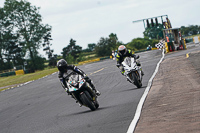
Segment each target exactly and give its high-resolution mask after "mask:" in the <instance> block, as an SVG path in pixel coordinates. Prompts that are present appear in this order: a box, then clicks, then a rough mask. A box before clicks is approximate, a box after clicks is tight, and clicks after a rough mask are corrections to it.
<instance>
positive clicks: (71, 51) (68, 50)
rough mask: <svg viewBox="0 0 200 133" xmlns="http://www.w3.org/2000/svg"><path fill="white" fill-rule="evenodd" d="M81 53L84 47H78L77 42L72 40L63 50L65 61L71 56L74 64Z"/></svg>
mask: <svg viewBox="0 0 200 133" xmlns="http://www.w3.org/2000/svg"><path fill="white" fill-rule="evenodd" d="M81 52H82V47H80V46H78V45H76V41H75V40H73V39H70V43H69V45H68V46H67V47H64V48H63V52H62V54H63V58H64V59H67V58H69V55H71V56H72V57H73V63H75V62H76V60H77V58H78V57H79V54H80V53H81ZM67 56H68V57H67ZM70 61H71V57H70Z"/></svg>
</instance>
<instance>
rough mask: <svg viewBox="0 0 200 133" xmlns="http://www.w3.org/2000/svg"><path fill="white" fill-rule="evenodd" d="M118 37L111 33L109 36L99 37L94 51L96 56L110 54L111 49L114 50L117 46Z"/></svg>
mask: <svg viewBox="0 0 200 133" xmlns="http://www.w3.org/2000/svg"><path fill="white" fill-rule="evenodd" d="M118 44H119V43H118V38H117V35H116V34H113V33H111V34H110V35H109V38H103V37H101V38H100V40H99V42H98V43H97V45H96V47H95V51H96V53H97V55H98V56H110V55H111V53H112V50H115V49H116V48H117V46H118Z"/></svg>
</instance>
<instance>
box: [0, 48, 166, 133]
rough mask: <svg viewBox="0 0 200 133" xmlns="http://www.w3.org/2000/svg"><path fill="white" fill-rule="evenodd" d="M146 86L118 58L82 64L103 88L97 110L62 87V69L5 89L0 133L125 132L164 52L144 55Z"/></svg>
mask: <svg viewBox="0 0 200 133" xmlns="http://www.w3.org/2000/svg"><path fill="white" fill-rule="evenodd" d="M138 55H140V62H141V64H142V68H143V71H144V73H145V75H144V77H143V82H142V83H143V87H142V88H139V89H138V88H137V87H136V86H135V85H133V84H131V83H129V82H128V81H127V80H126V77H124V76H123V75H121V73H120V71H119V69H118V68H117V67H116V60H112V59H107V60H103V61H99V62H94V63H90V64H85V65H81V66H79V68H80V69H82V70H83V71H84V72H85V73H86V74H87V75H88V76H89V77H90V78H91V79H92V80H93V82H94V85H95V86H96V88H97V89H98V90H99V91H100V92H101V96H100V97H99V98H98V101H99V104H100V107H99V109H97V110H96V111H90V109H89V108H86V107H79V104H77V103H76V102H75V100H74V99H73V98H71V96H69V95H67V93H66V92H65V90H64V89H63V88H62V86H61V84H60V82H59V80H58V77H57V73H55V74H53V75H49V76H47V77H45V78H42V79H39V80H36V81H33V82H31V83H29V84H26V85H23V86H20V87H16V88H13V89H9V90H6V91H4V92H1V93H0V120H1V121H0V129H1V130H0V132H1V133H27V132H28V133H86V132H88V133H126V132H128V130H130V127H129V126H130V124H131V123H132V121H133V118H134V116H135V112H136V109H137V106H138V104H139V101H140V99H141V97H142V96H143V94H144V91H145V89H146V88H147V86H148V82H149V80H150V78H151V77H152V75H153V73H154V72H155V69H156V66H157V64H158V62H159V61H160V60H161V58H162V57H163V55H162V50H152V51H146V52H142V53H138Z"/></svg>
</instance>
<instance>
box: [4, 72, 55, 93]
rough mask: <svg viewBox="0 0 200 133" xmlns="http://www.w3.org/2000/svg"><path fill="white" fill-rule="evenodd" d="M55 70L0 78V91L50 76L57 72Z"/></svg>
mask: <svg viewBox="0 0 200 133" xmlns="http://www.w3.org/2000/svg"><path fill="white" fill-rule="evenodd" d="M57 71H58V69H57V68H52V69H46V70H42V71H36V72H35V73H29V74H25V75H14V76H9V77H0V83H1V84H0V91H3V90H6V89H8V88H9V87H10V86H12V87H14V86H17V85H18V84H23V83H26V82H28V81H32V80H37V79H39V78H42V77H44V76H46V75H50V74H52V73H54V72H57Z"/></svg>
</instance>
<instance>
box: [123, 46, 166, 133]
mask: <svg viewBox="0 0 200 133" xmlns="http://www.w3.org/2000/svg"><path fill="white" fill-rule="evenodd" d="M164 57H165V54H164V49H163V52H162V58H161V59H160V61H159V62H158V64H157V66H156V69H155V72H154V73H153V75H152V76H151V78H150V79H149V82H148V85H147V88H146V89H145V91H144V94H143V95H142V97H141V99H140V102H139V104H138V106H137V109H136V113H135V116H134V118H133V120H132V122H131V124H130V125H129V128H128V131H127V132H126V133H133V132H134V130H135V127H136V125H137V122H138V120H139V118H140V114H141V111H142V107H143V104H144V101H145V99H146V97H147V94H148V92H149V90H150V88H151V85H152V81H153V79H154V77H155V76H156V73H157V72H158V68H159V66H160V63H161V62H162V61H163V59H164Z"/></svg>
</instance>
